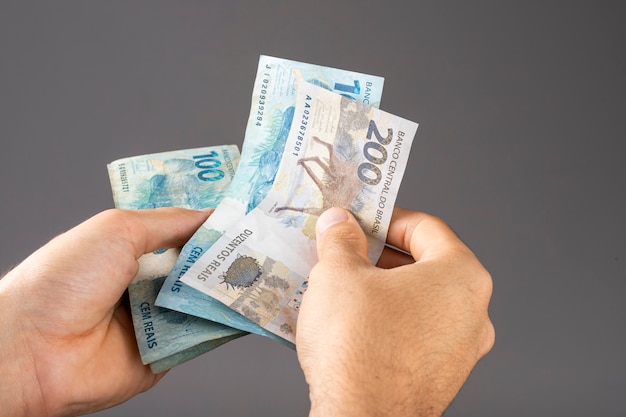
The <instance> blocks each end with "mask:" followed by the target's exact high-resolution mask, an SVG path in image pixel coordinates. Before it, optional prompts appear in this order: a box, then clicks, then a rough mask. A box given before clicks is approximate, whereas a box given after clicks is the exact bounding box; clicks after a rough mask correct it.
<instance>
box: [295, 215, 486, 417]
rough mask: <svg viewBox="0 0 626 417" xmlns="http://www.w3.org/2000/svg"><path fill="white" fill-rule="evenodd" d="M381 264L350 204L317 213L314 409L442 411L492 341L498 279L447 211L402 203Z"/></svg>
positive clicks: (307, 307)
mask: <svg viewBox="0 0 626 417" xmlns="http://www.w3.org/2000/svg"><path fill="white" fill-rule="evenodd" d="M387 242H388V243H389V244H391V245H393V246H395V247H397V248H399V249H402V250H404V251H406V252H410V253H411V255H412V257H411V256H408V255H406V254H403V253H401V252H399V251H395V250H392V249H386V250H385V252H384V253H383V256H382V257H381V260H380V261H379V262H378V267H377V266H373V265H372V264H371V263H370V262H369V260H368V258H367V242H366V239H365V235H364V233H363V231H362V230H361V228H360V226H359V225H358V223H357V221H356V220H355V218H354V217H353V216H352V215H351V214H349V213H348V212H347V211H345V210H343V209H339V208H333V209H330V210H328V211H326V212H325V213H324V214H322V215H321V216H320V218H319V220H318V223H317V248H318V257H319V262H318V263H317V264H316V266H315V267H314V268H313V270H312V271H311V274H310V276H309V286H308V289H307V292H306V293H305V295H304V298H303V302H302V306H301V309H300V313H299V318H298V331H297V336H296V338H297V339H296V345H297V351H298V359H299V361H300V364H301V366H302V369H303V371H304V375H305V377H306V380H307V382H308V384H309V388H310V398H311V413H310V415H311V416H318V415H319V416H327V415H333V416H344V415H346V416H347V415H350V416H353V415H359V416H374V415H377V416H378V415H390V416H391V415H393V416H405V415H406V416H408V415H410V416H415V415H418V416H439V415H441V413H443V411H444V410H445V409H446V408H447V406H448V405H449V404H450V402H451V401H452V399H453V398H454V396H455V395H456V394H457V392H458V391H459V389H460V388H461V386H462V385H463V383H464V382H465V380H466V379H467V377H468V376H469V373H470V372H471V370H472V369H473V367H474V366H475V364H476V363H477V362H478V360H479V359H480V358H481V357H482V356H483V355H485V354H486V353H487V352H488V351H489V350H490V349H491V347H492V346H493V343H494V340H495V333H494V329H493V325H492V323H491V321H490V319H489V316H488V304H489V300H490V298H491V291H492V281H491V277H490V275H489V273H488V272H487V271H486V270H485V269H484V267H483V266H482V265H481V263H480V262H479V261H478V259H477V258H476V257H475V256H474V254H473V253H472V252H471V251H470V250H469V249H468V248H467V246H465V244H463V242H461V240H460V239H459V238H458V237H457V236H456V234H455V233H454V232H453V231H452V230H451V229H450V228H449V227H448V226H447V225H446V224H445V223H444V222H443V221H441V220H440V219H438V218H435V217H433V216H430V215H427V214H424V213H419V212H413V211H408V210H403V209H399V208H396V209H395V210H394V214H393V217H392V220H391V224H390V228H389V233H388V237H387Z"/></svg>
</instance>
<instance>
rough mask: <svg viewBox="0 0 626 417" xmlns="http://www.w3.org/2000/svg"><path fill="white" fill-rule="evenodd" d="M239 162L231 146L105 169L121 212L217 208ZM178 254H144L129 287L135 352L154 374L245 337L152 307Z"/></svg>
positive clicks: (128, 160) (132, 160)
mask: <svg viewBox="0 0 626 417" xmlns="http://www.w3.org/2000/svg"><path fill="white" fill-rule="evenodd" d="M238 162H239V150H238V149H237V147H236V146H235V145H225V146H212V147H206V148H199V149H188V150H181V151H171V152H163V153H157V154H149V155H141V156H135V157H131V158H123V159H119V160H116V161H114V162H111V163H110V164H109V165H108V172H109V179H110V182H111V190H112V192H113V200H114V203H115V206H116V207H117V208H121V209H145V208H157V207H183V208H190V209H199V208H205V207H215V206H217V205H218V203H219V202H220V201H221V199H222V198H223V196H224V194H225V192H226V190H227V189H228V186H229V185H230V184H231V181H232V178H233V177H234V174H235V170H236V168H237V164H238ZM179 252H180V251H179V249H177V248H172V249H163V250H159V251H156V252H154V253H149V254H146V255H144V256H142V257H141V258H140V259H139V271H138V273H137V275H136V276H135V278H134V279H133V281H132V283H131V284H130V286H129V288H128V292H129V299H130V307H131V313H132V318H133V325H134V327H135V335H136V339H137V345H138V346H139V352H140V354H141V358H142V361H143V363H145V364H150V365H151V367H152V370H153V371H154V372H160V371H162V370H165V369H168V368H171V367H172V366H175V365H178V364H179V363H182V362H185V361H187V360H189V359H191V358H193V357H195V356H197V355H199V354H201V353H204V352H206V351H208V350H211V349H213V348H215V347H217V346H220V345H221V344H223V343H226V342H227V341H229V340H232V339H234V338H236V337H240V336H242V335H244V334H246V333H245V332H242V331H240V330H236V329H233V328H232V327H227V326H224V325H222V324H218V323H214V322H210V321H207V320H203V319H200V318H198V317H195V316H189V315H187V314H184V313H180V312H177V311H172V310H168V309H164V308H161V307H157V306H156V305H155V304H154V302H155V300H156V297H157V294H158V292H159V290H160V289H161V286H162V284H163V281H164V280H165V277H166V276H167V275H168V273H169V272H170V270H171V269H172V267H173V266H174V263H175V262H176V259H177V258H178V254H179Z"/></svg>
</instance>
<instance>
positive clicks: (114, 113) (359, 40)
mask: <svg viewBox="0 0 626 417" xmlns="http://www.w3.org/2000/svg"><path fill="white" fill-rule="evenodd" d="M624 4H625V3H623V2H619V1H617V2H597V1H596V2H591V1H589V2H543V1H541V2H540V1H537V2H528V1H524V2H522V1H519V2H501V1H497V2H493V1H491V2H486V1H482V2H465V1H463V2H429V3H423V2H407V1H401V2H400V1H396V2H394V1H385V2H375V1H351V2H340V1H315V2H311V1H309V2H293V1H290V2H252V1H250V2H239V1H228V2H227V1H221V2H218V1H214V2H201V1H186V2H161V1H145V2H139V1H135V2H127V1H123V2H115V1H107V2H41V3H35V2H7V1H5V0H3V1H2V2H0V54H1V58H0V59H1V60H0V138H1V141H2V142H1V143H2V146H1V148H0V149H1V151H0V196H1V199H2V204H0V231H1V235H2V239H1V242H0V245H1V250H0V268H3V269H7V268H9V267H10V266H11V265H13V264H15V263H17V262H19V261H20V260H21V259H23V258H24V257H25V256H27V255H28V254H29V253H30V252H31V251H33V250H35V249H36V248H37V247H39V246H40V245H42V244H44V243H45V242H46V241H47V240H48V239H50V238H51V237H53V236H54V235H56V234H58V233H60V232H62V231H64V230H66V229H67V228H69V227H71V226H73V225H74V224H76V223H78V222H80V221H82V220H84V219H86V218H87V217H89V216H91V215H93V214H95V213H96V212H98V211H101V210H103V209H106V208H109V207H111V206H112V198H111V193H110V189H109V183H108V177H107V173H106V169H105V166H106V164H107V163H108V162H110V161H112V160H114V159H117V158H120V157H125V156H132V155H137V154H144V153H152V152H158V151H166V150H174V149H181V148H191V147H198V146H204V145H216V144H222V143H236V144H238V145H241V140H242V138H243V133H244V127H245V123H246V120H247V116H248V111H249V106H250V94H251V91H252V82H253V78H254V74H255V69H256V65H257V61H258V58H259V55H260V54H262V53H263V54H268V55H274V56H279V57H285V58H290V59H294V60H300V61H305V62H311V63H317V64H323V65H328V66H334V67H339V68H346V69H353V70H358V71H362V72H368V73H373V74H378V75H382V76H385V77H386V83H385V91H384V94H383V100H382V108H384V109H385V110H387V111H390V112H392V113H395V114H398V115H401V116H403V117H406V118H408V119H411V120H415V121H417V122H420V128H419V131H418V134H417V137H416V141H415V143H414V145H413V149H412V154H411V158H410V166H409V167H408V169H407V171H406V174H405V177H404V182H403V185H402V189H401V193H400V197H399V199H398V205H400V206H404V207H408V208H412V209H420V210H425V211H428V212H432V213H434V214H437V215H439V216H441V217H443V218H444V219H445V220H446V221H448V222H449V223H450V224H451V225H452V226H453V227H454V229H455V230H456V231H457V232H458V233H459V234H460V235H461V236H462V237H463V239H464V240H465V241H466V242H467V243H468V245H470V246H471V247H472V249H473V250H474V251H475V252H476V253H477V255H478V256H479V258H480V259H481V260H482V261H483V263H484V264H485V266H486V267H487V268H488V269H489V270H490V272H491V273H492V275H493V278H494V284H495V289H494V294H493V299H492V303H491V315H492V318H493V322H494V324H495V327H496V332H497V341H496V345H495V347H494V349H493V351H492V352H491V353H490V354H489V355H488V356H487V357H485V358H484V359H483V360H482V361H481V362H480V363H479V364H478V366H477V367H476V368H475V371H474V372H473V374H472V375H471V377H470V378H469V380H468V382H467V384H466V385H465V386H464V388H463V389H462V391H461V393H460V394H459V396H458V397H457V399H456V400H455V402H454V403H453V404H452V406H451V407H450V409H449V410H448V411H447V413H446V415H447V416H502V415H506V416H528V415H533V416H555V415H567V416H590V415H594V416H624V415H626V404H625V402H624V400H623V394H624V391H625V390H626V360H625V359H624V356H623V355H624V352H625V351H626V346H625V342H626V338H625V330H626V326H625V324H624V317H625V316H626V315H625V313H626V307H625V306H626V303H624V301H623V298H624V295H625V289H626V285H625V284H624V278H626V237H625V236H626V221H625V220H624V192H625V190H626V168H625V164H624V144H623V141H624V139H625V134H624V123H625V122H626V94H625V93H626V88H625V87H626V29H625V27H626V26H625V24H624V16H625V15H626V13H625V12H626V8H625V7H624ZM86 255H89V254H86ZM51 307H53V306H51ZM5 359H6V358H5ZM307 395H308V394H307V387H306V384H305V382H304V379H303V377H302V375H301V372H300V369H299V366H298V362H297V360H296V356H295V354H294V352H292V351H291V350H289V349H287V348H284V347H282V346H280V345H278V344H276V343H274V342H271V341H269V340H266V339H263V338H261V337H256V336H248V337H245V338H242V339H239V340H237V341H234V342H231V343H229V344H228V345H226V346H224V347H221V348H219V349H217V350H215V351H213V352H211V353H209V354H206V355H204V356H202V357H200V358H198V359H195V360H193V361H192V362H190V363H187V364H185V365H183V366H180V367H178V368H176V369H174V370H173V371H172V372H171V373H170V374H169V375H168V376H167V377H166V378H165V379H164V380H163V381H162V382H161V383H160V384H159V385H158V386H157V387H156V388H155V389H153V390H152V391H150V392H148V393H145V394H142V395H140V396H138V397H136V398H135V399H133V400H131V401H129V402H128V403H126V404H124V405H122V406H120V407H117V408H114V409H111V410H108V411H105V412H102V413H100V414H98V415H99V416H102V417H104V416H126V415H133V416H153V417H157V416H170V415H187V416H195V415H214V416H244V415H258V416H265V415H273V416H294V415H300V416H302V415H306V413H307V410H308V396H307Z"/></svg>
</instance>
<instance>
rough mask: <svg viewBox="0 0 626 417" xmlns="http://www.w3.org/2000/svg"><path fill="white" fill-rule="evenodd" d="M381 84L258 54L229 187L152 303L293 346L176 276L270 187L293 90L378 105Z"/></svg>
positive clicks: (291, 108)
mask: <svg viewBox="0 0 626 417" xmlns="http://www.w3.org/2000/svg"><path fill="white" fill-rule="evenodd" d="M383 83H384V80H383V78H382V77H378V76H373V75H368V74H363V73H359V72H354V71H347V70H341V69H335V68H330V67H323V66H319V65H312V64H306V63H302V62H296V61H291V60H287V59H281V58H275V57H270V56H264V55H263V56H261V57H260V59H259V65H258V68H257V75H256V79H255V81H254V87H253V92H252V100H251V107H250V115H249V118H248V123H247V126H246V132H245V137H244V142H243V146H242V153H241V160H240V163H239V167H238V168H237V173H236V174H235V178H234V179H233V183H232V185H231V187H230V188H229V190H228V192H227V194H226V196H225V197H224V199H223V200H222V201H221V202H220V204H219V205H218V206H217V209H216V210H215V212H214V213H213V215H212V216H211V217H210V218H209V219H208V220H207V221H206V223H205V224H203V225H202V227H200V229H198V231H197V232H196V233H195V234H194V235H193V237H192V238H191V239H190V240H189V242H188V243H187V244H186V245H185V246H184V247H183V248H182V251H181V254H180V255H179V258H178V260H177V261H176V264H175V266H174V268H173V269H172V271H171V272H170V274H169V275H168V277H167V279H166V281H165V283H164V284H163V287H162V288H161V291H160V292H159V295H158V297H157V300H156V304H157V305H158V306H161V307H166V308H169V309H172V310H177V311H180V312H184V313H188V314H191V315H194V316H198V317H202V318H205V319H209V320H212V321H216V322H219V323H223V324H226V325H228V326H231V327H235V328H239V329H244V330H246V331H249V332H254V333H258V334H261V335H265V336H268V337H271V338H273V339H275V340H278V341H280V342H282V343H285V344H287V345H289V346H291V347H293V345H292V344H291V342H290V341H286V339H284V338H282V337H279V336H276V335H275V334H274V333H272V332H269V331H267V330H266V329H264V328H263V327H262V326H259V325H257V324H256V323H253V322H251V321H250V320H249V319H247V318H246V317H245V316H243V315H242V314H239V313H238V312H236V311H234V310H232V309H230V308H228V307H226V306H225V305H224V304H222V303H221V302H219V301H216V300H215V299H213V298H212V297H210V296H208V295H206V294H204V293H202V292H200V291H198V290H197V289H194V288H192V287H190V286H189V285H186V284H185V283H183V282H181V280H180V278H181V277H182V276H183V274H184V273H185V272H187V271H188V270H189V268H190V267H191V266H192V265H193V264H194V263H195V262H196V260H197V259H198V258H199V256H201V255H202V254H203V253H204V252H206V251H207V250H208V249H209V248H210V247H211V246H212V245H213V243H214V242H216V241H217V240H218V239H219V238H220V237H221V236H222V234H223V233H224V231H225V230H226V229H227V228H228V227H229V226H231V225H233V224H235V223H237V222H238V221H239V220H240V219H242V218H243V217H244V216H245V215H246V213H248V212H249V211H251V210H252V209H254V207H256V205H258V204H259V203H260V202H261V201H262V200H263V199H264V198H265V196H266V194H267V193H268V191H269V190H270V189H271V187H272V184H273V183H274V179H275V177H276V173H277V171H278V167H279V165H280V161H281V159H282V155H283V152H284V147H285V143H286V141H287V138H288V136H289V132H290V131H291V128H292V124H293V118H294V110H295V102H296V101H295V98H296V91H297V89H298V86H299V85H300V84H314V85H317V86H319V87H322V88H324V89H326V90H329V91H334V92H336V93H339V94H341V95H342V96H343V97H345V98H346V99H351V100H354V101H357V102H361V103H367V104H369V105H371V106H373V107H377V106H378V105H379V104H380V99H381V96H382V89H383Z"/></svg>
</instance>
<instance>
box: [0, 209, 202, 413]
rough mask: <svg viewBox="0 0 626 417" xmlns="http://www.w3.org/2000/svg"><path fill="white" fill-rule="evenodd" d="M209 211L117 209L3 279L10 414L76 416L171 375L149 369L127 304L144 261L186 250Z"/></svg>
mask: <svg viewBox="0 0 626 417" xmlns="http://www.w3.org/2000/svg"><path fill="white" fill-rule="evenodd" d="M208 215H209V212H208V211H193V210H184V209H176V208H163V209H154V210H141V211H125V210H116V209H113V210H107V211H104V212H102V213H100V214H98V215H96V216H94V217H92V218H91V219H89V220H87V221H85V222H83V223H82V224H80V225H78V226H76V227H75V228H73V229H71V230H69V231H68V232H66V233H63V234H61V235H59V236H58V237H56V238H54V239H53V240H52V241H50V242H49V243H48V244H46V245H44V246H43V247H42V248H41V249H39V250H38V251H36V252H34V253H33V254H32V255H31V256H29V257H28V258H27V259H26V260H25V261H23V262H22V263H21V264H19V265H18V266H17V267H16V268H15V269H13V270H12V271H10V272H9V273H8V274H7V275H6V276H5V277H4V278H2V280H0V306H1V309H0V315H1V318H0V358H1V362H0V404H2V415H3V416H46V417H47V416H72V415H80V414H85V413H90V412H94V411H97V410H101V409H104V408H108V407H110V406H113V405H115V404H119V403H121V402H123V401H125V400H127V399H129V398H131V397H132V396H134V395H136V394H138V393H140V392H142V391H145V390H147V389H148V388H150V387H152V386H153V385H154V384H156V383H157V382H158V380H159V379H160V378H161V377H162V376H163V374H158V375H154V374H153V373H152V372H151V371H150V368H149V367H147V366H144V365H143V364H142V363H141V359H140V357H139V352H138V349H137V343H136V341H135V336H134V331H133V325H132V321H131V318H130V314H129V313H128V311H127V309H126V308H125V306H124V304H123V303H120V302H119V301H120V299H121V297H122V295H123V293H124V291H125V290H126V288H127V287H128V284H129V283H130V281H131V280H132V278H133V277H134V276H135V274H136V272H137V269H138V263H137V258H139V257H140V256H141V255H142V254H144V253H147V252H151V251H154V250H157V249H160V248H164V247H176V246H180V245H182V244H183V243H184V242H185V241H186V240H187V239H188V238H189V237H190V236H191V234H192V233H193V232H194V231H195V230H196V229H197V228H198V227H199V226H200V225H201V224H202V223H203V221H204V220H206V218H207V217H208Z"/></svg>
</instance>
